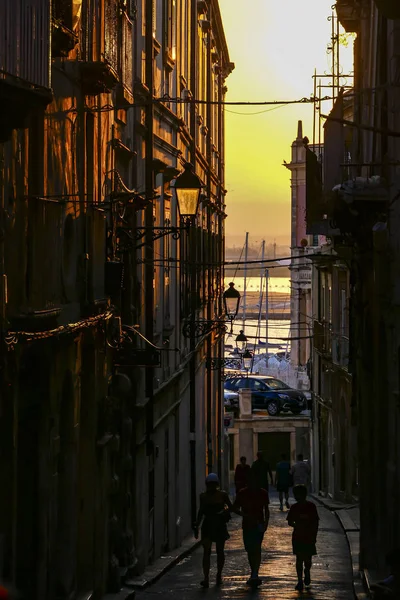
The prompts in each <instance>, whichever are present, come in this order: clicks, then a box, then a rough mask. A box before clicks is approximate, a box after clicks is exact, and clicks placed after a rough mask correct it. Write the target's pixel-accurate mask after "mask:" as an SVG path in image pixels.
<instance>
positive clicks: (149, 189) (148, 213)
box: [144, 0, 155, 562]
mask: <svg viewBox="0 0 400 600" xmlns="http://www.w3.org/2000/svg"><path fill="white" fill-rule="evenodd" d="M153 9H154V7H153V0H146V15H145V26H146V37H145V54H146V70H145V76H146V86H147V88H148V93H147V103H146V109H145V110H146V114H145V126H146V138H145V152H146V158H145V190H146V192H145V194H146V199H147V201H148V202H147V203H146V208H145V212H144V224H145V227H146V228H147V229H146V236H145V242H146V244H145V246H144V259H145V266H144V298H145V335H146V337H147V339H148V340H149V341H150V342H152V341H153V318H154V297H153V277H154V264H153V263H154V246H153V244H154V243H153V239H152V237H153V236H152V230H151V228H152V227H153V226H154V223H153V200H152V198H153V195H154V173H153V127H154V122H153V119H154V108H153V102H152V100H153V92H154V65H153V52H154V50H153ZM153 378H154V369H153V368H150V367H148V368H146V369H145V394H146V397H147V398H148V402H147V404H146V455H147V457H148V461H149V464H148V467H149V494H151V497H149V507H152V508H153V512H152V515H151V516H150V518H151V519H153V527H152V531H153V532H154V503H155V497H154V493H155V485H154V441H153V430H154V414H153V413H154V397H153ZM150 510H151V509H150ZM153 557H154V534H153V539H152V540H151V547H150V548H149V558H150V562H151V561H152V559H153Z"/></svg>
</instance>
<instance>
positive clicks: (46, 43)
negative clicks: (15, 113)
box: [0, 0, 50, 88]
mask: <svg viewBox="0 0 400 600" xmlns="http://www.w3.org/2000/svg"><path fill="white" fill-rule="evenodd" d="M0 23H1V27H2V35H1V36H0V78H1V79H3V78H4V77H6V76H7V75H10V76H14V77H15V78H18V80H19V81H21V82H26V83H28V84H29V85H31V86H39V87H43V88H50V2H49V0H47V1H46V0H36V2H33V3H32V2H16V1H15V0H2V1H1V2H0Z"/></svg>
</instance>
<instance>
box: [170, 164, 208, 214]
mask: <svg viewBox="0 0 400 600" xmlns="http://www.w3.org/2000/svg"><path fill="white" fill-rule="evenodd" d="M173 187H174V188H175V192H176V199H177V201H178V206H179V212H180V214H181V217H195V216H196V214H197V209H198V206H199V200H200V192H201V189H202V187H203V184H202V183H201V179H200V177H198V176H197V175H196V173H195V172H194V170H193V166H192V165H191V164H190V163H186V164H185V166H184V170H183V172H182V173H181V174H180V175H178V177H177V178H176V179H175V184H174V186H173Z"/></svg>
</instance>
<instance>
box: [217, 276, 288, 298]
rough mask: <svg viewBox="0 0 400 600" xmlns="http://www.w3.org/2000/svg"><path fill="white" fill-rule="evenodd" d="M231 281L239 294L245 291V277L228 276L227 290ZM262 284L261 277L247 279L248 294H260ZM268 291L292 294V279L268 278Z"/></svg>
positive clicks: (226, 279) (226, 281)
mask: <svg viewBox="0 0 400 600" xmlns="http://www.w3.org/2000/svg"><path fill="white" fill-rule="evenodd" d="M231 281H233V282H234V284H235V288H236V289H237V290H239V292H241V293H242V292H243V291H244V277H229V275H228V276H227V277H225V289H227V288H228V287H229V283H230V282H231ZM260 283H261V278H260V277H247V280H246V290H247V291H248V292H259V291H260ZM263 289H264V290H265V277H264V278H263ZM268 291H269V292H281V293H283V294H290V277H268Z"/></svg>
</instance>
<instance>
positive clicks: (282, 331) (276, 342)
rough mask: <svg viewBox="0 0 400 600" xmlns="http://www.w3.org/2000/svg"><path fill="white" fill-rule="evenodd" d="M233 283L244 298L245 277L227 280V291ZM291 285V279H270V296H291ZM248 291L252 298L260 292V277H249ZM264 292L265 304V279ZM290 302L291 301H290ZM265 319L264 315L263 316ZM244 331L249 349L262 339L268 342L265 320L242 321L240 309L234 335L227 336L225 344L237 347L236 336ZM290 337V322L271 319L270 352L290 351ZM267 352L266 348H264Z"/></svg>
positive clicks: (269, 330) (269, 323)
mask: <svg viewBox="0 0 400 600" xmlns="http://www.w3.org/2000/svg"><path fill="white" fill-rule="evenodd" d="M231 281H233V282H234V283H235V288H236V289H237V290H239V292H240V293H241V295H242V298H243V292H244V277H235V278H229V276H228V277H226V278H225V289H227V288H228V286H229V283H230V282H231ZM290 289H291V283H290V277H269V278H268V291H269V294H268V296H270V294H272V293H275V294H276V293H281V294H286V295H290ZM246 290H247V292H251V293H252V296H253V295H254V293H255V292H259V291H260V277H248V278H247V281H246ZM263 291H264V297H263V302H264V301H265V279H264V280H263ZM288 301H289V299H288ZM263 317H264V315H263ZM242 329H243V330H244V332H245V334H246V336H247V337H248V340H249V347H250V349H252V346H253V344H254V343H255V342H257V341H258V339H260V340H261V341H264V342H265V341H266V323H265V320H260V322H258V320H257V319H249V318H247V319H246V321H245V322H243V320H242V312H241V310H240V308H239V314H238V316H237V317H236V319H235V322H234V325H233V334H232V335H231V334H229V333H228V334H227V335H226V336H225V343H226V344H232V345H233V346H235V340H236V336H237V335H238V334H239V332H240V330H242ZM289 337H290V320H289V319H283V320H279V321H278V320H275V319H270V320H269V322H268V342H269V352H274V351H278V350H279V349H282V350H286V348H287V347H288V348H289V349H290V342H288V338H289ZM261 351H262V349H261ZM264 351H265V346H264Z"/></svg>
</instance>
